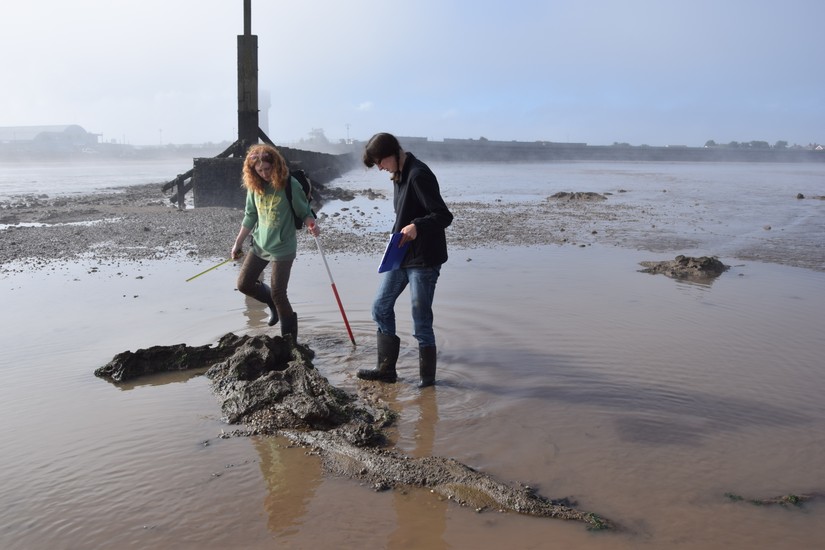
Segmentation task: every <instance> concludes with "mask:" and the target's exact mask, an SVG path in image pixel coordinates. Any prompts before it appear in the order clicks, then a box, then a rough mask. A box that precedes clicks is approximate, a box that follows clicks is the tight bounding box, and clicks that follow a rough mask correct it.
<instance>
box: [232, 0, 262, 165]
mask: <svg viewBox="0 0 825 550" xmlns="http://www.w3.org/2000/svg"><path fill="white" fill-rule="evenodd" d="M238 141H239V142H240V147H239V151H238V153H237V154H238V156H242V155H244V154H246V150H247V149H248V148H249V147H250V146H251V145H253V144H255V143H258V37H257V36H255V35H253V34H252V0H244V34H243V35H241V36H238Z"/></svg>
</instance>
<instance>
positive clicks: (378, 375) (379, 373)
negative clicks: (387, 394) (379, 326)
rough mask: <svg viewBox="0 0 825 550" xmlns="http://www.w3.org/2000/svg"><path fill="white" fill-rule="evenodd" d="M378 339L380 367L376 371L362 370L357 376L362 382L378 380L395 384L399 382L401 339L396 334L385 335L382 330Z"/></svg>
mask: <svg viewBox="0 0 825 550" xmlns="http://www.w3.org/2000/svg"><path fill="white" fill-rule="evenodd" d="M377 337H378V367H377V368H375V369H360V370H359V371H358V374H357V375H356V376H358V378H360V379H361V380H377V381H379V382H388V383H390V384H393V383H395V381H396V380H398V374H397V373H396V372H395V364H396V363H397V362H398V350H399V349H400V348H401V338H399V337H398V336H395V335H394V334H384V333H383V332H381V331H380V330H379V331H378V332H377Z"/></svg>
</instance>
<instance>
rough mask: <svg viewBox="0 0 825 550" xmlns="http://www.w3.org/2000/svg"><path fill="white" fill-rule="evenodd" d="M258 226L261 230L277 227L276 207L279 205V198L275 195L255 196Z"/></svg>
mask: <svg viewBox="0 0 825 550" xmlns="http://www.w3.org/2000/svg"><path fill="white" fill-rule="evenodd" d="M256 199H257V201H256V202H257V207H258V225H260V226H261V227H262V228H263V227H265V228H272V227H278V205H279V204H281V196H280V195H276V194H269V193H267V194H265V195H263V196H260V195H259V196H257V197H256Z"/></svg>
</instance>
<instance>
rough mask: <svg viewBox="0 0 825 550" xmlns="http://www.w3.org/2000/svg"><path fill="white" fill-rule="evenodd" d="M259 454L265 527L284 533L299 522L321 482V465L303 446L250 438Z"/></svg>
mask: <svg viewBox="0 0 825 550" xmlns="http://www.w3.org/2000/svg"><path fill="white" fill-rule="evenodd" d="M253 444H254V445H255V449H256V450H257V451H258V454H259V455H260V457H261V474H262V475H263V478H264V482H265V483H266V489H267V494H266V497H265V498H264V510H266V513H267V516H268V518H269V519H268V521H267V526H268V527H269V530H270V531H271V532H272V533H276V534H288V531H289V530H290V528H296V529H297V528H298V527H300V526H301V525H302V524H303V521H302V519H301V518H303V517H304V515H306V513H307V507H308V505H309V503H310V502H311V501H312V499H313V497H314V496H315V492H316V490H317V489H318V486H319V485H320V484H321V479H322V478H321V467H320V463H319V462H318V461H314V460H310V459H309V457H308V455H307V454H306V453H305V452H304V451H303V449H298V448H289V447H288V446H286V445H284V444H282V440H280V439H278V438H275V437H260V438H257V437H256V438H253Z"/></svg>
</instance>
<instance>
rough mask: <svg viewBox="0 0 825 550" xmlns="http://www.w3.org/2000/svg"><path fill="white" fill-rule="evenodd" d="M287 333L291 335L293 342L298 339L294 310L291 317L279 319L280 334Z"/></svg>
mask: <svg viewBox="0 0 825 550" xmlns="http://www.w3.org/2000/svg"><path fill="white" fill-rule="evenodd" d="M287 334H289V335H291V336H292V339H293V340H294V341H295V342H297V341H298V314H297V313H295V312H294V311H293V312H292V316H291V317H289V318H288V319H283V320H281V336H282V337H286V335H287Z"/></svg>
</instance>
